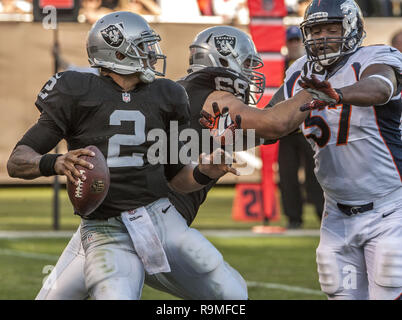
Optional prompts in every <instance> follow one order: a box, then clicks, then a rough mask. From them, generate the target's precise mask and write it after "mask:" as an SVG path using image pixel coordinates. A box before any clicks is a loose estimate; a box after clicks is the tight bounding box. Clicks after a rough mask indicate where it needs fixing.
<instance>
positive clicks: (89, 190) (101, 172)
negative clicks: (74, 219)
mask: <svg viewBox="0 0 402 320" xmlns="http://www.w3.org/2000/svg"><path fill="white" fill-rule="evenodd" d="M85 149H89V150H91V151H93V152H94V153H95V156H94V157H90V156H81V157H80V158H82V159H83V160H85V161H88V162H90V163H92V164H93V165H94V167H93V169H87V168H84V167H82V166H80V165H76V168H77V170H78V171H80V172H81V173H83V174H84V175H85V176H86V180H85V181H81V180H78V185H74V184H73V183H71V182H70V181H68V180H67V193H68V196H69V198H70V201H71V203H72V204H73V207H74V211H75V213H76V214H78V215H80V216H81V217H84V218H85V217H88V216H89V214H91V213H92V212H93V211H95V209H96V208H97V207H99V205H100V204H101V203H102V202H103V200H105V197H106V195H107V193H108V191H109V185H110V173H109V168H108V166H107V164H106V159H105V157H104V156H103V154H102V152H101V151H100V150H99V149H98V148H97V147H95V146H87V147H86V148H85ZM82 171H84V172H82Z"/></svg>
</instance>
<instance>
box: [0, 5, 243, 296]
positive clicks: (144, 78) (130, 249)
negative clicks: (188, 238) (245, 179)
mask: <svg viewBox="0 0 402 320" xmlns="http://www.w3.org/2000/svg"><path fill="white" fill-rule="evenodd" d="M159 40H160V38H159V36H158V35H157V34H155V32H154V31H153V30H152V29H150V27H149V25H148V24H147V22H146V21H145V20H144V19H143V18H142V17H141V16H139V15H136V14H133V13H129V12H115V13H112V14H109V15H106V16H104V17H102V18H101V19H99V20H98V21H97V23H95V24H94V26H93V27H92V29H91V31H90V32H89V35H88V41H87V51H88V57H89V61H90V63H91V65H92V66H93V67H99V68H101V76H99V77H98V76H95V75H92V74H84V73H76V72H65V73H59V74H56V75H54V76H53V77H52V78H51V79H50V80H49V82H48V83H47V84H46V85H45V86H44V87H43V89H42V90H41V91H40V93H39V95H38V99H37V101H36V106H37V107H38V109H39V110H40V111H41V117H40V119H39V121H38V123H37V124H36V125H34V126H33V127H32V128H31V129H30V130H29V131H28V132H27V133H26V134H25V135H24V137H23V138H22V139H21V141H20V142H19V143H18V144H17V146H16V148H15V149H14V150H13V153H12V155H11V156H10V159H9V161H8V171H9V174H10V176H12V177H19V178H25V179H32V178H35V177H38V176H40V175H46V176H49V175H54V174H64V175H66V176H67V179H69V180H70V181H71V182H73V183H77V179H85V177H84V176H83V175H82V173H80V172H79V171H78V170H77V169H76V168H75V167H74V166H75V165H77V164H80V165H83V166H85V167H87V168H89V169H91V164H90V163H89V162H86V161H83V160H81V159H79V158H78V157H79V156H80V155H89V156H93V154H91V152H90V151H89V150H86V149H83V148H84V147H85V146H87V145H89V144H92V145H95V146H97V147H98V148H99V149H100V150H101V151H102V153H103V154H104V156H105V158H106V160H107V164H108V167H109V169H110V173H111V185H110V188H109V193H108V195H107V197H106V199H105V200H104V202H103V203H102V204H101V205H100V207H98V208H97V209H96V210H95V211H94V212H93V213H91V214H90V215H89V216H88V217H87V216H85V217H83V219H82V223H81V232H80V233H81V241H82V244H83V248H84V252H85V258H86V259H85V267H84V273H85V284H86V287H87V288H88V291H89V292H90V295H91V296H92V297H93V298H95V299H139V298H140V296H141V289H142V285H143V281H144V275H145V272H147V274H148V275H154V274H160V273H163V272H166V273H172V274H173V273H176V272H178V270H176V269H175V268H176V266H175V264H174V263H173V262H172V260H174V258H173V257H172V256H171V252H173V255H175V256H176V255H179V254H180V253H176V252H175V248H176V247H177V243H176V242H175V241H176V236H177V234H178V235H180V234H181V233H180V231H179V230H178V229H179V228H182V230H181V232H182V233H183V232H184V231H186V228H187V225H186V223H185V220H184V219H183V218H182V217H181V215H180V214H179V213H178V212H177V210H176V209H175V208H174V207H173V208H172V209H171V210H170V214H169V217H167V218H166V221H163V222H160V223H158V221H157V219H158V218H159V217H158V215H160V213H161V211H162V210H163V209H164V208H165V207H167V206H169V204H170V202H169V200H168V199H167V188H165V187H164V186H166V185H167V180H169V186H170V187H171V188H173V189H174V190H178V191H185V192H191V191H195V190H198V189H201V188H202V187H203V186H204V185H205V184H206V183H207V182H209V181H211V180H213V179H216V178H219V177H220V176H222V175H223V174H225V173H226V172H229V171H230V172H234V173H235V171H233V170H234V169H233V168H231V167H230V166H228V165H225V164H221V165H213V164H208V163H207V164H204V163H200V164H199V165H198V166H193V165H187V166H185V165H183V164H180V163H171V164H168V165H166V168H165V167H164V166H163V165H162V164H160V163H156V164H154V163H150V161H148V157H147V151H148V150H149V148H150V146H151V144H152V142H153V141H148V139H147V135H148V133H150V132H151V131H152V130H154V129H158V130H161V131H163V132H168V131H169V125H170V122H171V121H175V122H176V123H177V124H178V125H185V124H186V123H187V122H188V120H189V111H188V98H187V94H186V92H185V90H184V88H183V87H182V86H180V85H179V84H177V83H175V82H173V81H171V80H167V79H156V78H155V76H156V75H159V76H163V75H164V68H163V71H158V70H157V63H158V60H160V59H162V60H164V58H165V57H164V56H163V54H162V53H161V51H160V48H159V45H158V41H159ZM38 136H40V139H38ZM62 138H64V139H65V140H66V141H67V143H68V149H69V152H67V153H66V154H64V155H52V154H46V152H49V151H50V150H51V149H52V148H53V147H54V146H55V145H56V144H57V143H58V142H59V141H60V140H61V139H62ZM216 155H218V153H216ZM213 157H214V155H213V156H212V158H213ZM209 159H211V158H209ZM162 212H163V211H162ZM163 213H166V212H163ZM162 220H163V219H162ZM183 222H184V223H183ZM167 223H173V224H174V225H175V226H176V230H172V231H170V230H166V229H165V228H164V227H163V226H162V225H163V224H167ZM176 232H178V233H176ZM162 240H163V243H162V242H161V241H162ZM215 250H216V249H215ZM165 251H166V252H165ZM193 258H194V257H192V256H191V254H190V258H189V259H188V260H189V261H188V263H189V264H190V267H191V263H194V262H193V261H192V259H193ZM215 262H216V263H218V264H219V265H222V268H223V269H225V268H226V266H224V265H223V263H221V261H220V260H219V255H217V259H216V261H215ZM105 266H106V268H105ZM216 266H217V265H214V267H216ZM204 267H205V265H204ZM222 272H225V271H224V270H222ZM132 274H133V275H132ZM229 277H232V278H233V280H232V282H233V286H232V289H233V288H234V287H236V286H237V287H239V288H240V289H239V290H237V292H238V293H239V294H240V295H238V296H233V297H239V298H240V297H243V298H245V297H246V296H247V292H246V290H244V284H243V282H241V281H239V280H238V277H237V273H234V274H233V275H229ZM222 280H223V281H225V279H222ZM199 292H200V294H206V293H205V292H202V291H199ZM230 292H231V290H230V289H228V290H227V293H230ZM222 294H224V293H222Z"/></svg>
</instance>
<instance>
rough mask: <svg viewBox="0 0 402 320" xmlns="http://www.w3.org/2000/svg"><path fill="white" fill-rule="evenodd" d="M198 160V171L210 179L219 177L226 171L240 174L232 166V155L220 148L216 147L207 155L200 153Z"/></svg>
mask: <svg viewBox="0 0 402 320" xmlns="http://www.w3.org/2000/svg"><path fill="white" fill-rule="evenodd" d="M198 162H199V165H198V168H199V170H200V172H201V173H202V174H204V175H206V176H208V177H209V178H211V179H219V178H220V177H222V176H224V175H225V174H226V173H228V172H230V173H233V174H234V175H236V176H239V175H240V173H239V172H238V171H237V170H236V169H235V168H233V167H232V164H233V163H234V162H235V160H234V159H233V157H232V156H231V155H230V154H229V153H228V152H226V151H224V150H222V149H221V148H218V149H216V150H215V151H214V152H212V153H211V154H209V155H206V154H205V153H201V154H200V156H199V158H198Z"/></svg>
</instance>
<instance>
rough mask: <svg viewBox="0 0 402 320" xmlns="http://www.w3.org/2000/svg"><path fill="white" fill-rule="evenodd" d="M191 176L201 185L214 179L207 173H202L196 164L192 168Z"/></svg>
mask: <svg viewBox="0 0 402 320" xmlns="http://www.w3.org/2000/svg"><path fill="white" fill-rule="evenodd" d="M193 177H194V180H195V181H197V183H198V184H201V185H203V186H205V185H207V184H208V183H210V182H211V181H214V179H211V178H210V177H208V176H207V175H205V174H203V173H202V172H201V171H200V168H199V166H198V165H197V166H196V167H195V168H194V170H193Z"/></svg>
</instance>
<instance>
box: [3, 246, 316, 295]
mask: <svg viewBox="0 0 402 320" xmlns="http://www.w3.org/2000/svg"><path fill="white" fill-rule="evenodd" d="M0 255H6V256H13V257H19V258H27V259H36V260H51V261H56V260H57V259H58V258H59V257H58V256H54V255H50V254H45V253H32V252H24V251H18V250H12V249H0ZM246 283H247V285H248V286H249V287H262V288H265V289H278V290H283V291H290V292H299V293H304V294H313V295H323V293H322V292H321V291H318V290H313V289H308V288H302V287H295V286H288V285H285V284H280V283H269V282H255V281H246Z"/></svg>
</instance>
